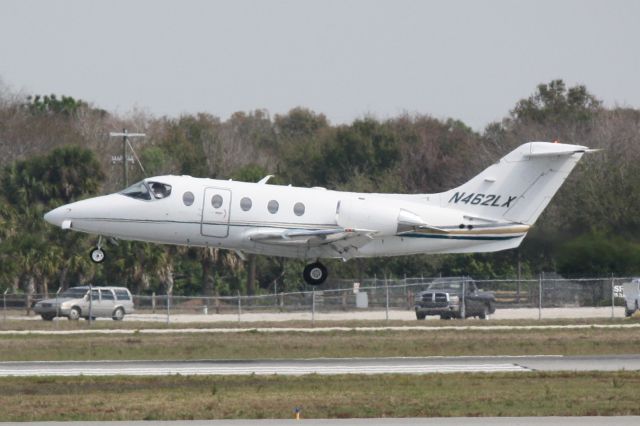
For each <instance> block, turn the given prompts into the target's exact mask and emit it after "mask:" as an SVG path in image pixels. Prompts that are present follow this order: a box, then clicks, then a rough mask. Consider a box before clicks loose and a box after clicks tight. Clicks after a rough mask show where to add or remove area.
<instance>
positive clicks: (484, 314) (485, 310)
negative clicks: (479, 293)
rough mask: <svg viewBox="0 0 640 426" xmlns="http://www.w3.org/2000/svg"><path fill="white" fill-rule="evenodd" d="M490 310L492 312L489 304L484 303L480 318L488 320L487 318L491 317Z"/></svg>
mask: <svg viewBox="0 0 640 426" xmlns="http://www.w3.org/2000/svg"><path fill="white" fill-rule="evenodd" d="M489 312H491V309H490V308H489V305H484V306H483V307H482V313H480V315H478V318H480V319H483V320H486V319H487V318H489Z"/></svg>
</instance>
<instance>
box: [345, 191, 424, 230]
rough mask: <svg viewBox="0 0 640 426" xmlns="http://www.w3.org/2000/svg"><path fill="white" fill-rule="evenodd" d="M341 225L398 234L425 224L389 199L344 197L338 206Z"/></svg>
mask: <svg viewBox="0 0 640 426" xmlns="http://www.w3.org/2000/svg"><path fill="white" fill-rule="evenodd" d="M336 221H337V223H338V225H339V226H341V227H343V228H350V229H366V230H370V231H376V232H377V234H378V235H396V234H397V233H398V232H404V231H406V230H409V229H412V228H415V227H419V226H422V225H425V222H424V221H423V220H422V218H420V217H419V216H418V215H416V214H415V213H412V212H410V211H408V210H405V209H401V208H399V207H394V206H392V205H389V200H388V199H387V200H376V199H366V198H357V199H343V200H341V201H340V202H338V206H337V208H336Z"/></svg>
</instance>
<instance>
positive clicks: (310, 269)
mask: <svg viewBox="0 0 640 426" xmlns="http://www.w3.org/2000/svg"><path fill="white" fill-rule="evenodd" d="M328 275H329V274H328V273H327V268H325V266H324V265H323V264H322V263H320V262H315V263H310V264H308V265H307V266H305V267H304V271H303V272H302V277H303V278H304V280H305V281H306V283H307V284H311V285H320V284H322V283H323V282H324V281H325V280H326V279H327V276H328Z"/></svg>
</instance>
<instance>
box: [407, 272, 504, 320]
mask: <svg viewBox="0 0 640 426" xmlns="http://www.w3.org/2000/svg"><path fill="white" fill-rule="evenodd" d="M463 288H464V289H465V295H464V298H463V297H462V289H463ZM463 300H464V308H465V309H464V316H465V318H468V317H478V318H480V319H486V318H487V317H488V316H489V315H490V314H492V313H494V312H495V311H496V298H495V295H494V294H493V293H492V292H488V291H482V290H478V288H477V287H476V284H475V282H474V281H473V280H471V279H468V278H467V279H464V278H455V279H438V280H436V281H434V282H432V283H430V284H429V285H428V286H427V288H426V290H424V291H421V292H419V293H417V294H416V298H415V310H416V318H417V319H419V320H422V319H425V318H426V317H427V315H440V318H441V319H451V318H462V306H463Z"/></svg>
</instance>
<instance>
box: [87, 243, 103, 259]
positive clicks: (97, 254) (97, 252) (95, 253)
mask: <svg viewBox="0 0 640 426" xmlns="http://www.w3.org/2000/svg"><path fill="white" fill-rule="evenodd" d="M89 255H90V256H91V261H92V262H93V263H102V262H103V261H104V251H102V249H101V248H98V247H96V248H94V249H92V250H91V253H90V254H89Z"/></svg>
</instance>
